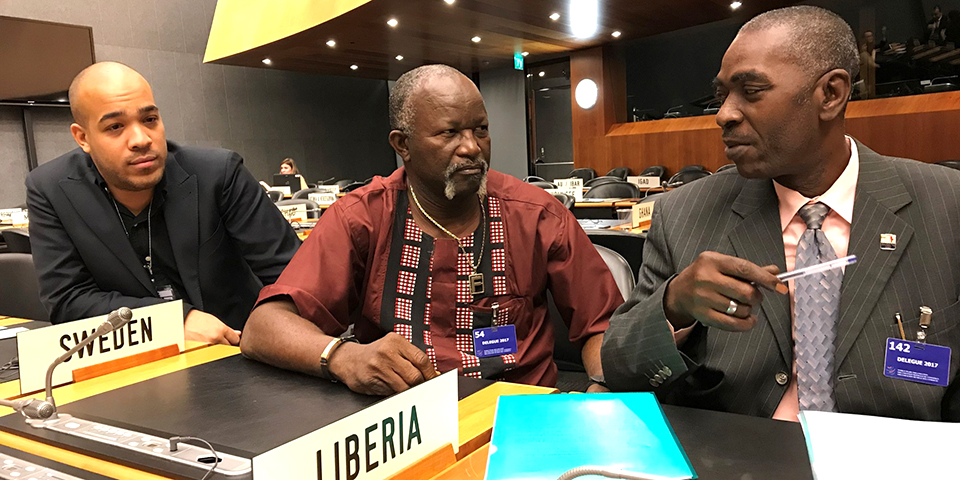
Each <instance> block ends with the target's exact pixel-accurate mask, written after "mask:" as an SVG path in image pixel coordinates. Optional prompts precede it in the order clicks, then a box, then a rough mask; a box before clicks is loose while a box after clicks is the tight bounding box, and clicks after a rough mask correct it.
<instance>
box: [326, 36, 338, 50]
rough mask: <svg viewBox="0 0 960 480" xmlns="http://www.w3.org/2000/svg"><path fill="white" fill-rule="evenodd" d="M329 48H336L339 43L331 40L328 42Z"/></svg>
mask: <svg viewBox="0 0 960 480" xmlns="http://www.w3.org/2000/svg"><path fill="white" fill-rule="evenodd" d="M327 46H328V47H330V48H333V47H336V46H337V42H336V41H335V40H334V39H332V38H331V39H330V40H327Z"/></svg>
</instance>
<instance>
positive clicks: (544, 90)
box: [540, 87, 550, 92]
mask: <svg viewBox="0 0 960 480" xmlns="http://www.w3.org/2000/svg"><path fill="white" fill-rule="evenodd" d="M549 90H550V87H543V88H541V89H540V91H541V92H546V91H549Z"/></svg>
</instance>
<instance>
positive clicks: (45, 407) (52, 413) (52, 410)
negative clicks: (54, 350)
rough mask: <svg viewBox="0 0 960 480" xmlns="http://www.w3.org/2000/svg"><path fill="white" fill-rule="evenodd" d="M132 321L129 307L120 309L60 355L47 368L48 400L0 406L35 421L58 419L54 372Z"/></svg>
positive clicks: (1, 400)
mask: <svg viewBox="0 0 960 480" xmlns="http://www.w3.org/2000/svg"><path fill="white" fill-rule="evenodd" d="M132 319H133V311H132V310H130V309H129V308H127V307H120V308H118V309H117V310H114V311H112V312H110V315H107V320H106V321H105V322H103V323H101V324H100V326H99V327H97V329H96V330H94V332H93V333H92V334H91V335H90V336H89V337H86V338H84V339H83V340H81V341H80V342H79V343H77V345H76V346H74V347H73V348H71V349H70V350H67V352H66V353H64V354H63V355H60V356H59V357H58V358H57V359H56V360H54V361H53V363H51V364H50V366H49V367H47V382H46V395H47V398H46V400H37V399H35V398H27V399H23V400H12V401H11V400H3V399H0V405H2V406H5V407H10V408H12V409H14V410H16V411H18V412H20V413H21V414H23V416H25V417H27V418H30V419H34V420H46V419H55V418H57V404H56V402H54V401H53V371H54V370H55V369H56V368H57V366H58V365H60V364H61V363H63V362H65V361H67V359H68V358H70V357H72V356H73V354H75V353H77V352H79V351H80V350H81V349H83V348H84V347H86V346H87V345H89V344H91V343H93V342H94V341H96V340H97V339H98V338H100V337H101V336H103V335H106V334H108V333H110V332H112V331H114V330H116V329H118V328H120V327H123V326H124V325H126V324H127V322H129V321H130V320H132Z"/></svg>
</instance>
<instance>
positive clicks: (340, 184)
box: [333, 178, 356, 192]
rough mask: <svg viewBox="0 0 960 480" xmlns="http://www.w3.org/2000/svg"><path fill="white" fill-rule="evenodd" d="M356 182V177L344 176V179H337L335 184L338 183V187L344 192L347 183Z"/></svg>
mask: <svg viewBox="0 0 960 480" xmlns="http://www.w3.org/2000/svg"><path fill="white" fill-rule="evenodd" d="M355 182H356V180H354V179H352V178H344V179H342V180H337V181H336V182H334V183H333V184H334V185H336V186H338V187H340V191H341V192H342V191H343V188H344V187H346V186H347V185H350V184H351V183H355Z"/></svg>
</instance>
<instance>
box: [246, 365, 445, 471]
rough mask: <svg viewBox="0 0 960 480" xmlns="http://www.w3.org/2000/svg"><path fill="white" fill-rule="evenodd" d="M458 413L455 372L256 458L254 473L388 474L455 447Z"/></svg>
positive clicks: (392, 397) (394, 396)
mask: <svg viewBox="0 0 960 480" xmlns="http://www.w3.org/2000/svg"><path fill="white" fill-rule="evenodd" d="M344 388H346V387H344ZM457 412H458V410H457V372H456V370H453V371H450V372H447V373H445V374H443V375H440V376H439V377H437V378H434V379H433V380H430V381H428V382H424V383H422V384H420V385H417V386H416V387H413V388H411V389H410V390H407V391H405V392H402V393H398V394H396V395H393V396H391V397H389V398H387V399H385V400H383V401H381V402H380V403H377V404H375V405H371V406H369V407H367V408H365V409H363V410H361V411H359V412H357V413H354V414H353V415H350V416H349V417H346V418H344V419H342V420H340V421H337V422H334V423H331V424H330V425H327V426H325V427H323V428H320V429H319V430H315V431H313V432H311V433H308V434H306V435H304V436H302V437H300V438H298V439H296V440H293V441H290V442H288V443H286V444H284V445H281V446H279V447H277V448H274V449H273V450H270V451H269V452H266V453H264V454H262V455H258V456H256V457H253V477H254V478H256V479H257V480H263V479H287V478H296V479H299V480H305V479H316V480H347V479H351V480H353V479H357V480H371V479H383V478H387V477H389V476H390V475H392V474H394V473H397V472H398V471H400V470H401V469H403V468H405V467H407V466H409V465H411V464H413V463H415V462H417V461H418V460H420V459H421V458H423V457H425V456H426V455H427V454H429V453H431V452H433V451H434V450H436V449H438V448H440V447H442V446H444V445H445V444H447V443H449V444H450V445H453V449H454V451H456V450H457V449H458V448H459V427H458V420H459V418H458V414H457Z"/></svg>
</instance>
